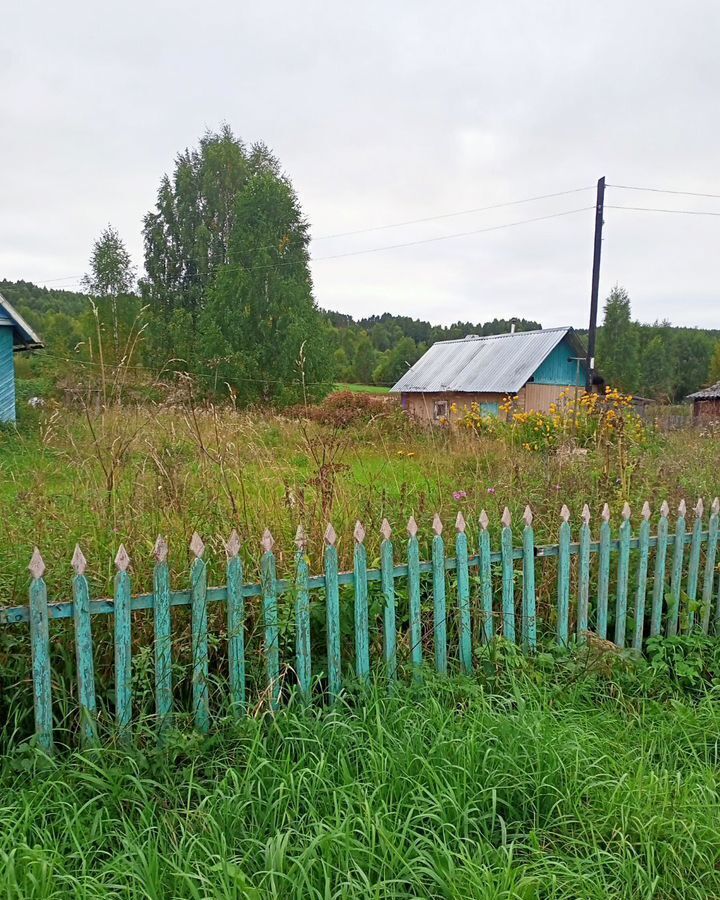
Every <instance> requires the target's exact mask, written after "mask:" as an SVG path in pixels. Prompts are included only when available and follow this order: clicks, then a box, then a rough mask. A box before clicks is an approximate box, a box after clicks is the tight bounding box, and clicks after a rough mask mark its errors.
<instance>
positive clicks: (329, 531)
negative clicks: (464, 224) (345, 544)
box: [325, 522, 337, 547]
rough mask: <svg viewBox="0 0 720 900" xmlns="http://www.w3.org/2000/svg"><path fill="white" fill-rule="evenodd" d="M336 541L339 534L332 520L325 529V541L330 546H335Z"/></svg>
mask: <svg viewBox="0 0 720 900" xmlns="http://www.w3.org/2000/svg"><path fill="white" fill-rule="evenodd" d="M335 541H337V534H336V533H335V529H334V528H333V526H332V522H328V526H327V528H326V529H325V543H326V544H327V545H328V547H334V546H335Z"/></svg>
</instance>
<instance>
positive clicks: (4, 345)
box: [0, 324, 15, 422]
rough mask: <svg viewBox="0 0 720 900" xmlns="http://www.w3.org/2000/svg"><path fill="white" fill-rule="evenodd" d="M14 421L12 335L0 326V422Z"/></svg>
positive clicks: (10, 330)
mask: <svg viewBox="0 0 720 900" xmlns="http://www.w3.org/2000/svg"><path fill="white" fill-rule="evenodd" d="M14 421H15V362H14V360H13V333H12V328H11V327H9V326H8V325H2V324H0V422H14Z"/></svg>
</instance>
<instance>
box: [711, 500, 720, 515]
mask: <svg viewBox="0 0 720 900" xmlns="http://www.w3.org/2000/svg"><path fill="white" fill-rule="evenodd" d="M710 512H711V513H712V514H713V515H714V516H717V515H718V514H720V497H716V498H715V499H714V500H713V502H712V506H711V507H710Z"/></svg>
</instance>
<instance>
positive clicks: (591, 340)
mask: <svg viewBox="0 0 720 900" xmlns="http://www.w3.org/2000/svg"><path fill="white" fill-rule="evenodd" d="M604 204H605V176H604V175H603V177H602V178H599V179H598V183H597V201H596V203H595V246H594V249H593V270H592V289H591V291H590V329H589V331H588V352H587V389H588V390H591V389H592V383H593V375H594V373H595V335H596V333H597V314H598V291H599V289H600V252H601V250H602V228H603V207H604Z"/></svg>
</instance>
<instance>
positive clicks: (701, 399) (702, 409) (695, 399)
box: [688, 381, 720, 421]
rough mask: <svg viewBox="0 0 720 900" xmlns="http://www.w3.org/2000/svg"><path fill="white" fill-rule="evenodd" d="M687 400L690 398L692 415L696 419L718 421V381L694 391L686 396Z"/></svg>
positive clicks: (719, 408) (719, 402)
mask: <svg viewBox="0 0 720 900" xmlns="http://www.w3.org/2000/svg"><path fill="white" fill-rule="evenodd" d="M688 400H692V403H693V416H694V417H695V418H696V419H716V420H717V421H720V381H718V383H717V384H711V385H710V387H706V388H703V389H702V390H701V391H695V393H694V394H690V395H689V396H688Z"/></svg>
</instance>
